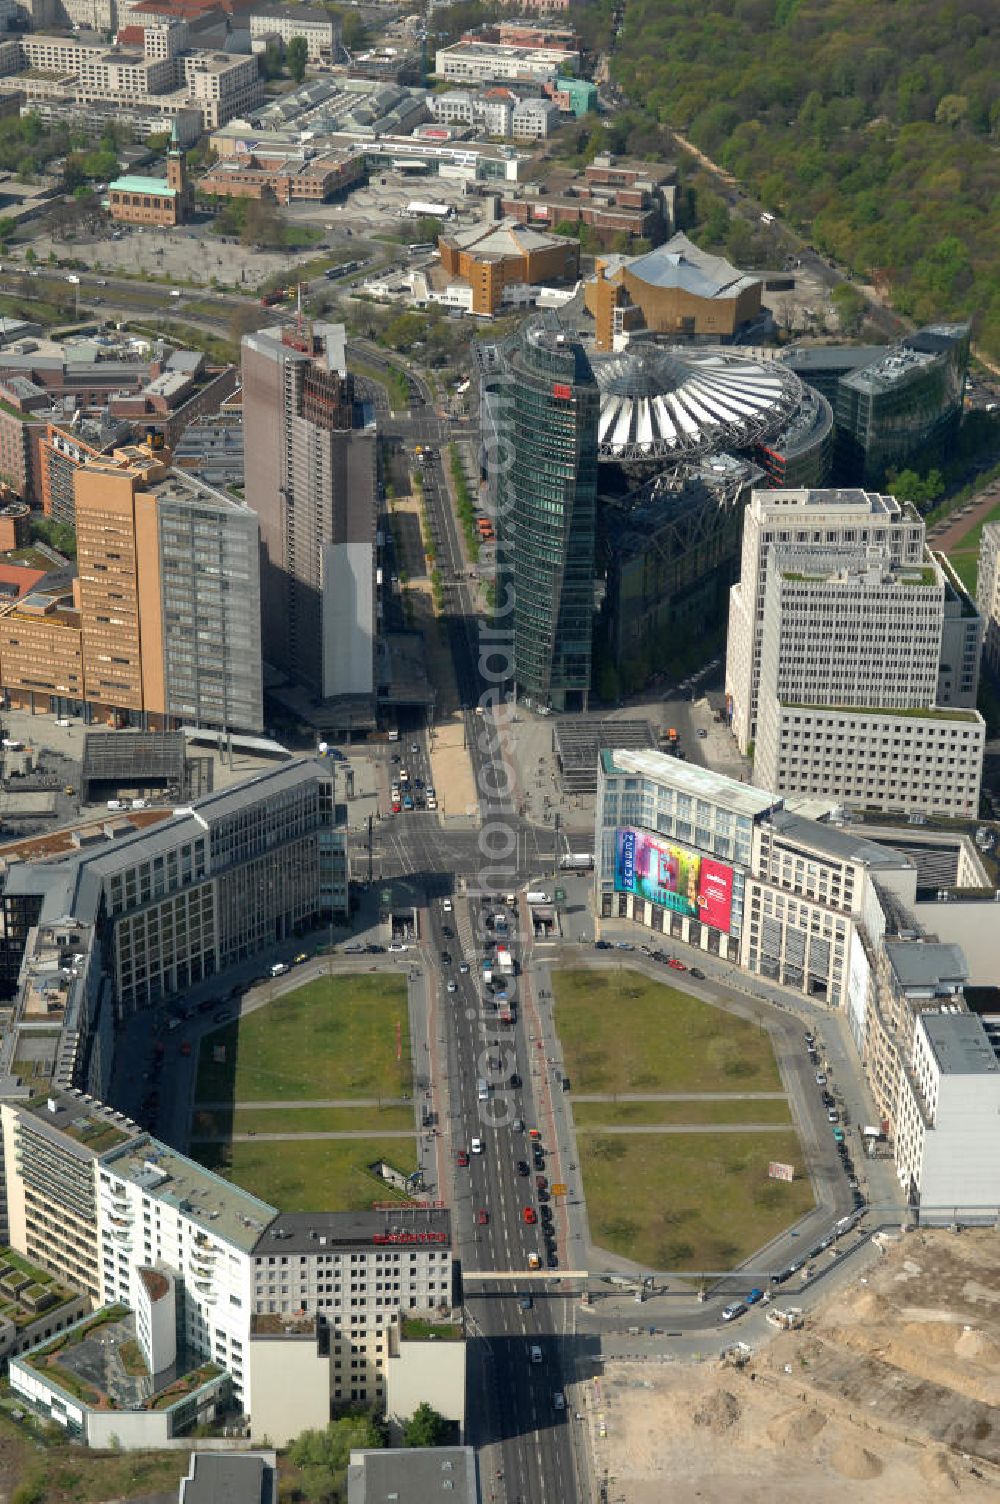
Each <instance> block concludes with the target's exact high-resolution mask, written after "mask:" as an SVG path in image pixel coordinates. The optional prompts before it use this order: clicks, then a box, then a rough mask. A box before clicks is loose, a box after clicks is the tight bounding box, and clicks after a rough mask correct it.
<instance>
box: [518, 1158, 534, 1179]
mask: <svg viewBox="0 0 1000 1504" xmlns="http://www.w3.org/2000/svg"><path fill="white" fill-rule="evenodd" d="M517 1173H518V1174H519V1175H530V1174H531V1170H530V1169H529V1168H528V1161H527V1160H526V1159H519V1160H518V1162H517Z"/></svg>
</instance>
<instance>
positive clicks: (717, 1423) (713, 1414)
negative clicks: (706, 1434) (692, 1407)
mask: <svg viewBox="0 0 1000 1504" xmlns="http://www.w3.org/2000/svg"><path fill="white" fill-rule="evenodd" d="M742 1413H743V1412H742V1408H741V1406H740V1402H739V1400H738V1399H737V1398H736V1396H735V1394H731V1393H730V1392H729V1390H728V1389H720V1390H719V1392H718V1394H710V1395H708V1396H707V1398H705V1399H704V1400H702V1402H701V1404H700V1405H699V1406H698V1408H697V1410H696V1411H695V1412H694V1415H693V1416H692V1420H693V1421H694V1423H695V1425H696V1426H704V1427H706V1429H707V1430H709V1431H714V1432H715V1434H716V1435H717V1436H721V1435H722V1434H723V1432H725V1431H729V1430H730V1429H731V1428H732V1427H733V1426H735V1424H736V1422H737V1421H738V1420H739V1418H740V1416H741V1414H742Z"/></svg>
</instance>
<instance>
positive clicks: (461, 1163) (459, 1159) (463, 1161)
mask: <svg viewBox="0 0 1000 1504" xmlns="http://www.w3.org/2000/svg"><path fill="white" fill-rule="evenodd" d="M455 1163H456V1164H457V1165H458V1168H459V1169H460V1170H464V1169H465V1167H466V1166H467V1165H468V1163H469V1156H468V1154H467V1153H466V1152H465V1150H464V1149H459V1151H458V1153H457V1154H456V1155H455Z"/></svg>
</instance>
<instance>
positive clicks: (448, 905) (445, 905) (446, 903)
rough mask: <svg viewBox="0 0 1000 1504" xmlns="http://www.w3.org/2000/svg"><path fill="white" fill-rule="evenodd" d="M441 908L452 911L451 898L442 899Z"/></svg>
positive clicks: (447, 911)
mask: <svg viewBox="0 0 1000 1504" xmlns="http://www.w3.org/2000/svg"><path fill="white" fill-rule="evenodd" d="M427 792H428V794H429V793H430V789H428V790H427ZM441 908H442V910H443V911H444V913H445V914H450V913H451V911H452V902H451V899H450V898H446V899H445V901H444V903H443V904H442V905H441Z"/></svg>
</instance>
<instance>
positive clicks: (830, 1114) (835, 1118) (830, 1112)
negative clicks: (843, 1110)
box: [826, 1107, 840, 1123]
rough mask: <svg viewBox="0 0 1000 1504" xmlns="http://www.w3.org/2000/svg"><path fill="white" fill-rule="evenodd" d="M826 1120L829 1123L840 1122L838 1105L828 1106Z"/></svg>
mask: <svg viewBox="0 0 1000 1504" xmlns="http://www.w3.org/2000/svg"><path fill="white" fill-rule="evenodd" d="M826 1120H827V1122H828V1123H839V1122H840V1113H839V1112H838V1111H837V1109H836V1107H828V1108H827V1109H826Z"/></svg>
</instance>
